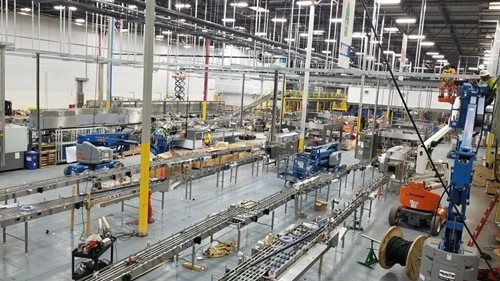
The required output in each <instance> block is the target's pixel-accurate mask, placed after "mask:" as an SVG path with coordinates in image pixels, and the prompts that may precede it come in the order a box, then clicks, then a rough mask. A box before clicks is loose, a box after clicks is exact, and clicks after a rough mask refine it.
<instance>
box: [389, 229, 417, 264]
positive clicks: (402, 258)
mask: <svg viewBox="0 0 500 281" xmlns="http://www.w3.org/2000/svg"><path fill="white" fill-rule="evenodd" d="M412 244H413V241H409V240H405V239H403V238H401V237H398V236H394V237H392V238H391V239H390V240H389V242H387V246H386V248H385V249H386V253H385V258H386V259H387V263H393V262H394V263H398V264H400V265H402V266H406V258H407V257H408V252H409V251H410V248H411V245H412Z"/></svg>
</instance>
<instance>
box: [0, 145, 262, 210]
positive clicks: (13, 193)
mask: <svg viewBox="0 0 500 281" xmlns="http://www.w3.org/2000/svg"><path fill="white" fill-rule="evenodd" d="M252 149H253V148H252V147H251V146H244V147H237V148H229V149H226V150H220V151H214V152H200V153H195V154H191V155H187V156H180V157H175V158H172V159H165V160H162V161H154V162H151V169H152V170H153V169H156V168H161V167H171V166H182V165H184V164H189V163H192V162H196V161H202V160H205V159H210V158H216V157H218V156H223V155H228V154H233V153H238V152H246V151H252ZM140 170H141V167H140V165H139V164H137V165H132V166H128V167H123V168H114V169H110V170H101V171H89V172H86V173H83V174H80V175H74V176H69V177H68V176H63V177H59V178H55V179H49V180H42V181H37V182H33V183H26V184H20V185H17V186H11V187H6V188H2V189H0V201H4V200H9V199H16V198H19V197H23V196H28V195H32V194H35V193H43V192H44V191H48V190H53V189H57V188H61V187H66V186H70V185H75V184H79V183H82V182H87V181H100V180H102V179H108V178H110V177H113V176H120V175H126V174H136V173H139V172H140Z"/></svg>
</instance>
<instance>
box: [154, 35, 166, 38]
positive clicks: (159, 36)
mask: <svg viewBox="0 0 500 281" xmlns="http://www.w3.org/2000/svg"><path fill="white" fill-rule="evenodd" d="M155 37H156V39H163V38H165V36H163V35H161V34H158V35H156V36H155Z"/></svg>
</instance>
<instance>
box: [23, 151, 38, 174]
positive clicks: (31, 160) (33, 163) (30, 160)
mask: <svg viewBox="0 0 500 281" xmlns="http://www.w3.org/2000/svg"><path fill="white" fill-rule="evenodd" d="M24 155H25V166H26V169H28V170H36V169H38V151H27V152H26V153H25V154H24Z"/></svg>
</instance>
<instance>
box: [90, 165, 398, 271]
mask: <svg viewBox="0 0 500 281" xmlns="http://www.w3.org/2000/svg"><path fill="white" fill-rule="evenodd" d="M368 164H369V162H368V163H364V164H361V163H358V164H355V165H352V166H349V167H347V168H346V169H345V170H344V171H342V172H339V173H331V174H321V176H316V177H314V178H311V179H308V180H306V181H307V182H306V183H305V184H304V183H302V182H301V183H297V184H295V185H294V186H293V188H290V189H284V190H282V191H279V192H277V193H275V194H273V195H271V196H269V197H266V198H264V199H262V200H261V201H259V202H257V203H256V204H255V205H253V206H252V207H251V208H244V207H241V206H240V207H235V208H229V209H227V210H224V211H221V212H219V213H217V214H215V215H211V216H209V217H208V218H206V219H205V220H203V221H200V222H198V223H196V224H194V225H192V226H190V227H188V228H186V229H184V230H183V231H181V232H178V233H176V234H173V235H172V236H170V237H168V238H166V239H163V240H161V241H159V242H158V243H155V244H153V245H151V246H149V247H148V248H146V249H144V250H142V251H140V252H138V253H135V254H133V256H135V257H136V260H137V261H138V262H137V263H135V264H131V265H128V266H127V265H126V262H125V261H126V259H123V260H121V261H118V262H116V263H114V264H113V265H111V266H109V267H107V268H105V269H104V270H102V271H101V272H100V273H98V274H95V275H94V276H89V277H88V278H86V279H83V280H94V281H97V280H99V281H106V280H134V279H137V278H139V277H140V276H142V275H144V274H146V273H148V272H150V271H152V270H154V269H156V268H158V267H159V266H161V265H162V264H164V263H165V262H166V261H167V260H168V259H170V258H173V257H175V256H176V255H177V254H179V253H181V252H182V251H184V250H186V249H187V248H189V247H191V246H193V245H195V244H200V243H201V241H202V240H203V239H205V238H208V237H210V236H211V235H213V234H215V233H217V232H218V231H220V230H222V229H224V228H225V227H228V226H230V225H232V224H237V225H239V226H240V227H243V226H245V225H248V224H249V223H251V222H255V221H257V220H258V218H259V217H262V216H263V215H265V214H269V213H270V212H271V211H272V210H274V209H276V208H277V207H279V206H281V205H283V204H284V203H286V202H288V201H289V200H292V199H294V198H298V195H300V194H303V193H306V192H308V191H310V190H315V189H319V188H321V187H324V186H326V185H328V184H330V183H331V182H332V181H333V180H334V179H335V178H338V177H339V176H342V175H345V174H347V171H351V170H353V169H360V168H364V167H366V165H368ZM389 177H390V175H385V176H383V177H381V178H379V179H378V180H377V181H375V182H374V183H373V184H372V185H370V187H369V188H368V189H369V190H374V189H375V188H374V187H373V186H375V185H377V184H378V185H380V184H382V183H384V182H386V181H387V180H388V179H389ZM378 185H377V186H378ZM359 194H360V195H359V198H363V199H366V198H367V196H368V195H369V192H367V191H363V192H360V193H359ZM365 194H368V195H366V196H365ZM354 202H355V203H353V204H359V205H356V206H360V205H361V202H364V200H362V201H361V199H356V200H355V201H354ZM358 202H359V203H358ZM353 208H354V207H353ZM351 212H352V211H351ZM351 212H350V213H351ZM350 213H349V214H350ZM337 216H340V217H342V218H343V219H345V218H346V217H347V216H346V214H345V213H343V212H340V213H339V214H338V215H337ZM335 218H337V217H335Z"/></svg>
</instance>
